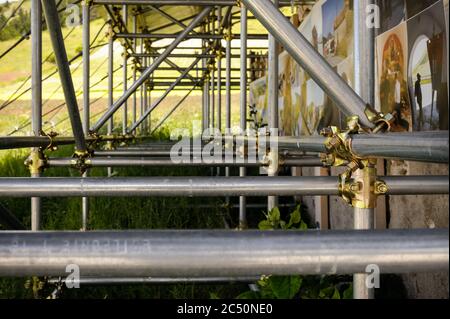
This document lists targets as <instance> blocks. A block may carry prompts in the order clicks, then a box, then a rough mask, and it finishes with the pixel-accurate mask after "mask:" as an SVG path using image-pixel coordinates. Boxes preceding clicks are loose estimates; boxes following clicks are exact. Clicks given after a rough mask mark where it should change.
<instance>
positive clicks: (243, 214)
mask: <svg viewBox="0 0 450 319" xmlns="http://www.w3.org/2000/svg"><path fill="white" fill-rule="evenodd" d="M240 84H241V88H240V108H241V111H240V115H241V123H240V126H241V130H242V134H244V135H245V134H246V133H245V131H246V130H247V8H246V7H245V6H244V5H243V4H242V6H241V83H240ZM246 174H247V170H246V168H245V167H240V168H239V176H240V177H245V176H246ZM246 204H247V200H246V198H245V197H244V196H240V197H239V228H241V229H245V228H247V209H246Z"/></svg>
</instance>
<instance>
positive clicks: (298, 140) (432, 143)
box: [225, 131, 449, 163]
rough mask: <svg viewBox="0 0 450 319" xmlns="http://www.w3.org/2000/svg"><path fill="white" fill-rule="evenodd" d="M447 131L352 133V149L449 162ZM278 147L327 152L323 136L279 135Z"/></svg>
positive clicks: (357, 152)
mask: <svg viewBox="0 0 450 319" xmlns="http://www.w3.org/2000/svg"><path fill="white" fill-rule="evenodd" d="M448 134H449V132H448V131H436V132H410V133H386V134H355V135H351V136H350V138H351V141H350V140H349V141H348V143H349V144H350V145H351V148H352V151H353V153H354V154H355V155H356V156H358V157H365V158H367V157H374V158H385V159H396V160H409V161H420V162H434V163H448V161H449V158H448V156H449V149H448V136H449V135H448ZM225 139H226V140H230V141H231V140H243V139H245V140H247V141H250V140H252V139H253V140H255V138H252V137H239V136H237V137H231V136H230V137H226V138H225ZM277 139H278V148H280V149H291V150H302V151H305V152H318V153H326V152H327V149H326V141H327V138H325V137H323V136H310V137H295V136H280V137H277Z"/></svg>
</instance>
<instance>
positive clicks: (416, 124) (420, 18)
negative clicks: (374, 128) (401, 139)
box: [375, 0, 448, 131]
mask: <svg viewBox="0 0 450 319" xmlns="http://www.w3.org/2000/svg"><path fill="white" fill-rule="evenodd" d="M446 2H447V3H448V1H446ZM392 8H395V10H392ZM388 9H389V10H388ZM383 10H384V11H383ZM400 12H401V14H400ZM395 13H396V14H395ZM381 16H382V21H385V22H386V21H387V20H389V21H390V20H391V19H393V20H394V21H399V20H400V22H399V23H398V25H396V26H394V27H392V28H391V29H389V30H387V31H385V32H384V33H382V34H380V35H379V36H378V37H377V38H376V54H377V70H376V71H377V76H376V85H375V97H376V106H377V108H378V109H379V110H381V111H382V112H392V111H396V112H397V113H398V114H399V116H398V120H397V121H396V123H395V125H394V128H393V131H411V130H414V131H429V130H437V129H440V130H447V129H448V72H447V68H448V61H447V41H446V38H447V28H448V27H446V16H445V10H444V1H442V0H441V1H437V0H426V1H412V0H406V1H399V0H394V1H392V2H391V1H382V12H381ZM401 16H403V17H402V18H400V17H401ZM392 17H395V18H392ZM382 25H383V23H382ZM385 25H389V24H388V23H385ZM382 29H383V28H382Z"/></svg>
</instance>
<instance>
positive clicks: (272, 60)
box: [267, 0, 278, 211]
mask: <svg viewBox="0 0 450 319" xmlns="http://www.w3.org/2000/svg"><path fill="white" fill-rule="evenodd" d="M273 3H274V4H275V6H276V7H278V0H273ZM268 59H269V61H268V64H269V65H268V75H267V79H268V80H267V82H268V83H267V89H268V90H269V92H268V93H269V96H268V109H269V129H270V133H271V134H270V135H271V136H272V135H273V134H277V135H278V44H277V41H276V40H275V37H274V36H273V35H271V34H269V57H268ZM270 158H271V161H270V166H269V170H268V175H269V176H277V175H278V150H271V152H270ZM277 206H278V197H277V196H269V197H268V198H267V210H268V211H270V210H272V209H273V208H274V207H277Z"/></svg>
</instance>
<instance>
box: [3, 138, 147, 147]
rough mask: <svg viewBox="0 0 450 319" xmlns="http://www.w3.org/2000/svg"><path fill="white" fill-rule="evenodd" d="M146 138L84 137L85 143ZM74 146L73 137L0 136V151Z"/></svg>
mask: <svg viewBox="0 0 450 319" xmlns="http://www.w3.org/2000/svg"><path fill="white" fill-rule="evenodd" d="M146 138H148V137H134V136H131V135H129V136H128V135H118V136H111V135H110V136H108V135H99V136H98V137H86V138H85V140H86V142H89V143H90V142H126V141H133V140H143V139H146ZM72 144H75V138H74V137H63V136H61V137H51V136H1V137H0V150H7V149H14V148H28V147H42V148H46V147H50V146H60V145H72Z"/></svg>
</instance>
